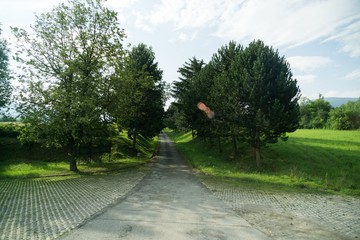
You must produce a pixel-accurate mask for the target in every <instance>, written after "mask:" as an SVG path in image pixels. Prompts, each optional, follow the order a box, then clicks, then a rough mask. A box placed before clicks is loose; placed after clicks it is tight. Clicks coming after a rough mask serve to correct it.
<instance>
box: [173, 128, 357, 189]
mask: <svg viewBox="0 0 360 240" xmlns="http://www.w3.org/2000/svg"><path fill="white" fill-rule="evenodd" d="M166 133H167V134H168V135H169V137H170V138H171V139H172V140H173V141H174V142H175V143H176V146H177V149H178V150H179V152H180V153H181V155H182V156H183V157H184V158H185V159H186V160H187V161H188V163H189V164H190V165H191V166H192V167H193V168H194V169H196V170H198V171H200V172H202V173H204V176H203V177H204V178H206V179H207V181H223V182H226V183H228V184H236V185H238V186H240V187H242V188H246V189H261V190H266V191H286V192H316V193H336V194H341V195H353V196H360V189H359V184H360V175H359V172H360V131H333V130H298V131H296V132H294V133H291V134H289V140H288V141H286V142H282V141H280V142H279V143H277V144H273V145H269V146H268V147H266V148H263V149H262V151H261V157H262V159H263V162H264V167H263V168H262V169H258V168H256V165H255V160H254V159H253V156H252V154H251V150H250V149H249V147H248V146H247V145H246V144H242V145H239V152H240V154H239V156H238V157H237V158H236V159H233V158H231V146H230V143H228V144H227V143H224V144H223V151H222V153H220V152H219V151H218V150H217V148H216V146H214V145H212V144H211V143H208V142H203V141H201V140H199V139H192V137H191V134H190V133H176V132H172V131H169V130H168V131H166Z"/></svg>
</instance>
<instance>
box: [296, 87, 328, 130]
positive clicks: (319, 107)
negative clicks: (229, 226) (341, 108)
mask: <svg viewBox="0 0 360 240" xmlns="http://www.w3.org/2000/svg"><path fill="white" fill-rule="evenodd" d="M331 109H332V107H331V104H330V103H329V102H327V101H325V99H324V97H323V96H322V95H321V94H320V95H319V98H318V99H316V100H315V101H309V100H307V101H303V103H302V104H301V105H300V127H301V128H325V127H326V123H327V120H328V118H329V113H330V110H331Z"/></svg>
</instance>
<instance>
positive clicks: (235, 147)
mask: <svg viewBox="0 0 360 240" xmlns="http://www.w3.org/2000/svg"><path fill="white" fill-rule="evenodd" d="M231 138H232V142H233V154H232V155H233V158H234V159H235V158H236V157H237V154H238V152H237V142H236V137H235V136H234V135H232V136H231Z"/></svg>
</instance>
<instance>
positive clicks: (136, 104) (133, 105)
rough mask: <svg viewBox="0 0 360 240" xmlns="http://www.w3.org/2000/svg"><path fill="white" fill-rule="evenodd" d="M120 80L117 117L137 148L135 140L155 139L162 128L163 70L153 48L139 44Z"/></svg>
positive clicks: (129, 55) (130, 56)
mask: <svg viewBox="0 0 360 240" xmlns="http://www.w3.org/2000/svg"><path fill="white" fill-rule="evenodd" d="M119 76H120V78H119V79H117V81H118V82H117V85H116V86H117V87H116V94H117V97H118V98H117V102H116V106H115V107H114V109H115V112H116V113H115V116H116V118H117V122H118V123H119V125H120V126H121V127H122V128H124V129H126V130H127V131H128V134H129V136H130V137H131V138H132V139H133V148H134V149H135V148H136V137H137V135H138V134H139V133H140V134H142V135H143V136H144V137H153V136H155V135H156V134H157V133H158V132H159V131H160V130H161V129H162V128H163V125H162V118H163V114H164V104H165V99H164V82H163V81H162V70H161V69H160V68H159V66H158V63H157V62H156V61H155V54H154V52H153V51H152V49H151V47H148V46H146V45H145V44H143V43H140V44H139V45H137V46H134V47H132V49H131V50H130V52H129V54H128V56H127V58H126V60H125V62H124V68H123V69H122V70H121V72H120V74H119Z"/></svg>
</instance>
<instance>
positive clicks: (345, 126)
mask: <svg viewBox="0 0 360 240" xmlns="http://www.w3.org/2000/svg"><path fill="white" fill-rule="evenodd" d="M299 124H300V125H299V127H300V128H304V129H316V128H328V129H334V130H356V129H360V98H359V99H358V100H357V101H354V102H353V101H349V102H348V103H346V104H343V105H341V106H340V107H336V108H333V107H332V106H331V104H330V102H328V101H326V100H325V99H324V97H323V96H322V95H321V94H320V95H319V98H318V99H316V100H314V101H311V100H310V99H308V98H303V99H301V101H300V122H299Z"/></svg>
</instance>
